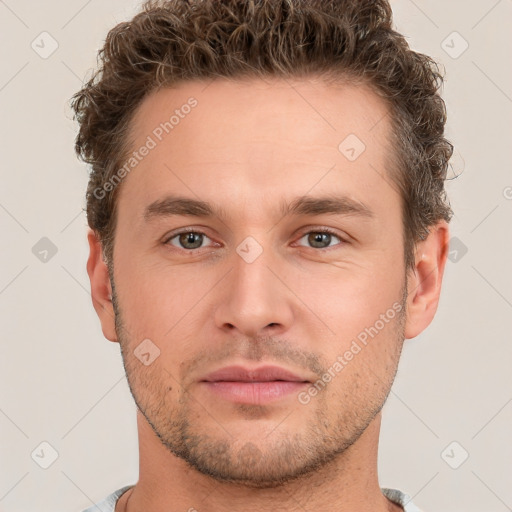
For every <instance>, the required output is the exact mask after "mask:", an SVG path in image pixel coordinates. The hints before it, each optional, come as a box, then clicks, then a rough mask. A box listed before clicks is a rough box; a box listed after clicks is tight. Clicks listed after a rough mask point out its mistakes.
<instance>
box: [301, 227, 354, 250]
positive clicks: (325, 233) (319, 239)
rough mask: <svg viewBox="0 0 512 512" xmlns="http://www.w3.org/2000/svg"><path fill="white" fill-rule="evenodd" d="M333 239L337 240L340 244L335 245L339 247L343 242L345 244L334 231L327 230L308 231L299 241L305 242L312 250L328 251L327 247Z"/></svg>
mask: <svg viewBox="0 0 512 512" xmlns="http://www.w3.org/2000/svg"><path fill="white" fill-rule="evenodd" d="M333 238H335V239H338V241H339V242H340V243H338V244H335V245H341V244H342V243H343V242H345V241H344V240H343V239H342V238H341V237H340V236H338V235H337V234H336V233H335V232H334V231H331V230H329V229H318V230H315V231H308V232H307V233H306V234H304V235H303V236H302V237H301V238H300V240H299V241H301V240H305V241H306V243H308V244H311V245H310V247H312V248H314V249H329V245H330V244H331V242H332V241H333ZM331 247H332V246H331Z"/></svg>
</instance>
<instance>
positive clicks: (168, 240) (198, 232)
mask: <svg viewBox="0 0 512 512" xmlns="http://www.w3.org/2000/svg"><path fill="white" fill-rule="evenodd" d="M184 233H194V234H196V235H203V236H205V237H207V238H210V237H209V236H208V235H207V234H206V233H205V232H203V231H200V230H195V229H183V230H181V231H178V232H176V233H173V234H172V235H170V236H168V237H166V238H165V240H164V241H163V243H164V245H171V244H169V242H170V241H171V240H173V239H174V238H176V237H177V236H179V235H182V234H184ZM310 233H327V234H329V235H333V236H335V237H336V238H338V239H339V240H340V243H338V244H335V245H334V246H332V247H324V248H321V249H318V248H316V247H308V248H309V249H313V250H316V251H328V250H330V249H334V248H336V247H337V246H341V245H344V244H347V243H349V242H348V241H347V240H346V239H344V238H343V237H341V236H340V235H339V234H338V233H337V232H336V231H334V230H332V229H330V228H318V229H310V230H309V231H305V232H303V233H302V234H301V236H300V238H299V240H301V239H302V238H304V236H305V235H308V234H310ZM172 247H173V248H176V249H178V250H182V251H185V252H188V253H192V252H194V251H200V250H201V249H206V247H199V248H197V249H184V248H183V247H176V246H172Z"/></svg>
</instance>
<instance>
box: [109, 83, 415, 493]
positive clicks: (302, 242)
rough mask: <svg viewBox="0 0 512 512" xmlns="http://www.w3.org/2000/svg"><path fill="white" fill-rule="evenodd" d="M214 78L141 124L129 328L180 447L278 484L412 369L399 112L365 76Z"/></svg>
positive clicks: (144, 398) (356, 430)
mask: <svg viewBox="0 0 512 512" xmlns="http://www.w3.org/2000/svg"><path fill="white" fill-rule="evenodd" d="M206 85H207V84H205V83H199V82H198V83H187V84H186V85H182V86H179V87H177V88H174V89H163V90H160V91H158V92H156V93H153V94H152V95H151V96H149V97H148V98H147V99H146V100H145V101H144V103H143V104H142V105H141V106H140V108H139V109H138V111H137V113H136V117H135V118H134V120H133V124H132V140H133V150H136V149H138V148H140V147H141V146H143V145H145V144H146V145H149V146H153V144H152V143H151V142H149V144H148V141H149V139H148V137H149V138H150V139H151V140H152V141H153V142H154V143H155V144H154V146H153V147H151V148H150V150H149V151H148V152H147V154H146V155H145V156H144V157H143V158H141V159H140V161H139V162H138V163H137V165H136V166H135V167H134V168H133V170H131V171H130V173H129V174H128V175H127V176H126V177H125V178H124V179H123V182H122V184H121V185H120V186H121V188H120V190H119V196H118V206H117V208H118V209H117V226H116V235H115V236H116V238H115V245H114V252H113V275H112V276H111V277H112V281H113V284H114V285H115V287H114V290H113V292H114V311H115V314H116V333H117V334H116V340H117V341H119V342H120V344H121V349H122V356H123V361H124V365H125V369H126V372H127V378H128V382H129V385H130V388H131V391H132V393H133V396H134V399H135V401H136V403H137V405H138V407H139V409H140V411H141V412H142V414H143V415H144V417H145V419H146V420H147V422H148V424H149V425H151V427H152V428H153V430H154V432H155V433H156V435H157V436H158V437H159V438H160V440H161V442H162V443H163V445H165V447H167V448H168V449H169V450H170V451H171V452H172V453H173V454H175V455H177V456H178V457H181V458H183V459H184V460H186V461H187V462H188V463H189V464H191V465H192V466H193V467H195V468H196V469H197V470H198V471H200V472H202V473H204V474H207V475H210V476H212V477H214V478H216V479H218V480H224V481H232V482H238V483H243V484H245V485H250V486H259V487H265V486H273V485H278V484H280V483H283V482H285V481H288V480H291V479H293V478H296V477H298V476H300V475H304V474H307V473H308V472H311V471H313V470H315V469H316V468H318V467H319V466H320V465H322V464H325V463H326V462H328V461H332V460H334V459H335V458H336V457H337V456H339V455H340V454H341V453H343V452H344V450H346V449H347V448H348V447H350V446H351V445H352V444H354V443H355V442H356V441H357V440H358V439H359V437H360V436H361V434H362V433H363V432H364V430H365V429H366V427H367V426H368V425H369V424H370V422H371V421H372V420H373V419H374V418H375V416H376V415H377V414H378V413H379V411H380V409H381V407H382V406H383V403H384V401H385V399H386V397H387V395H388V393H389V390H390V387H391V384H392V381H393V379H394V376H395V372H396V369H397V364H398V360H399V356H400V352H401V348H402V343H403V340H404V329H405V310H406V302H405V301H406V297H407V293H406V290H407V288H406V280H405V267H404V255H403V248H404V244H403V235H402V218H401V206H400V197H399V194H398V192H397V191H396V190H395V189H394V188H393V187H391V186H390V183H391V181H390V179H389V178H388V177H387V176H389V174H388V172H389V165H390V164H389V155H390V154H391V151H392V150H391V147H390V145H389V143H388V135H389V129H390V128H389V122H388V117H387V116H386V107H385V105H384V104H383V103H382V102H381V100H380V99H379V98H378V97H377V96H375V95H374V94H373V93H372V92H371V91H370V90H368V89H365V88H363V87H360V86H358V87H357V88H356V87H354V86H350V85H339V86H336V87H334V86H332V85H326V84H323V83H322V82H320V81H312V80H310V81H306V80H304V81H297V82H290V81H288V82H286V81H280V80H277V79H276V80H269V81H259V80H252V81H246V82H236V83H232V82H228V81H220V80H219V81H215V82H213V83H211V84H210V85H208V86H207V87H206ZM191 97H193V98H194V100H195V101H196V103H195V106H193V107H191V108H184V107H183V106H184V105H187V104H189V105H192V103H193V101H190V100H189V98H191ZM176 110H178V111H179V113H178V114H177V117H179V121H178V122H176V119H174V120H173V127H172V129H170V128H169V126H166V125H164V126H166V127H167V129H168V133H167V132H166V130H165V129H163V128H162V125H161V123H165V121H169V118H170V116H171V115H173V114H174V113H175V111H176ZM158 127H160V130H158V129H157V128H158ZM347 137H348V138H347ZM343 141H345V142H343ZM340 143H341V146H340ZM363 144H364V146H363ZM143 340H145V341H143Z"/></svg>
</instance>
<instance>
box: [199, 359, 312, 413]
mask: <svg viewBox="0 0 512 512" xmlns="http://www.w3.org/2000/svg"><path fill="white" fill-rule="evenodd" d="M200 383H201V384H202V385H204V387H205V388H206V389H207V390H208V391H209V392H211V393H213V394H215V395H216V396H218V397H221V398H223V399H225V400H229V401H231V402H234V403H241V404H255V405H263V404H266V403H269V402H273V401H276V400H279V399H282V398H284V397H286V396H288V395H290V394H291V393H298V392H299V391H300V390H301V389H302V388H303V387H304V386H306V385H308V384H310V381H309V380H307V379H305V378H304V377H301V376H300V375H297V374H295V373H293V372H291V371H289V370H286V369H285V368H281V367H279V366H262V367H259V368H253V369H250V368H244V367H242V366H228V367H225V368H221V369H219V370H216V371H214V372H212V373H210V374H208V375H207V376H206V377H204V378H202V379H201V380H200Z"/></svg>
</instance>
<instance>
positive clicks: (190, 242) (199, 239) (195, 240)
mask: <svg viewBox="0 0 512 512" xmlns="http://www.w3.org/2000/svg"><path fill="white" fill-rule="evenodd" d="M205 239H206V240H210V238H208V237H207V236H206V235H205V234H204V233H202V232H201V231H183V232H181V233H177V234H174V235H173V236H171V237H170V238H168V239H167V240H166V241H165V242H164V243H166V244H170V245H173V246H174V247H178V248H179V249H188V250H193V249H201V247H202V244H203V242H204V241H205ZM210 242H211V240H210Z"/></svg>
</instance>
